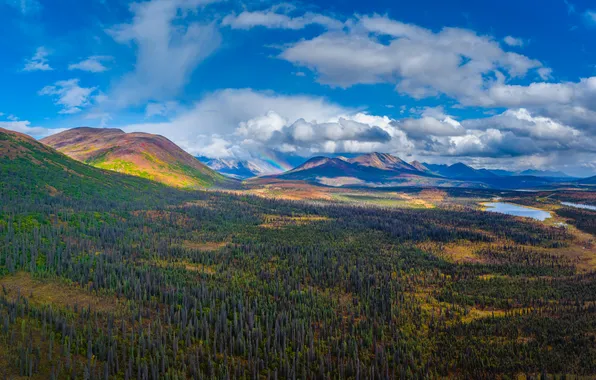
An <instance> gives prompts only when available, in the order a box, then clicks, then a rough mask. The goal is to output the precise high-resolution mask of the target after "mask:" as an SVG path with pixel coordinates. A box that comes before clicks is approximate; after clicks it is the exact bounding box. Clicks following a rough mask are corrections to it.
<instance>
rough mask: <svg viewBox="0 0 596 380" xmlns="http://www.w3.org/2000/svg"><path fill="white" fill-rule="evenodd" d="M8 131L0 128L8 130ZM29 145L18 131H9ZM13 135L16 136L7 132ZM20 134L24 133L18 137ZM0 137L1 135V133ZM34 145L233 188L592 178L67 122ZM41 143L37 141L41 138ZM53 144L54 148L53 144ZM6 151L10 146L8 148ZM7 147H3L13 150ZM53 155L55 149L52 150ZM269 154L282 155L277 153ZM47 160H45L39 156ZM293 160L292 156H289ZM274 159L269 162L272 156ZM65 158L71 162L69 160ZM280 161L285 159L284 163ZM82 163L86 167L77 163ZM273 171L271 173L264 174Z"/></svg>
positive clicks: (529, 184) (91, 161)
mask: <svg viewBox="0 0 596 380" xmlns="http://www.w3.org/2000/svg"><path fill="white" fill-rule="evenodd" d="M8 133H9V132H4V135H6V136H8ZM11 136H13V137H12V138H13V139H17V140H18V141H21V142H23V141H24V142H23V144H25V145H27V144H29V142H28V141H29V140H31V141H35V140H32V139H30V138H28V137H26V136H25V135H14V134H13V135H11ZM14 136H18V138H17V137H14ZM24 139H26V140H24ZM5 140H6V139H5ZM40 142H41V143H42V144H40V143H39V142H36V144H39V146H38V148H39V150H40V151H41V150H43V149H50V151H51V152H53V153H52V154H59V153H58V152H61V153H63V154H64V155H65V156H62V155H59V157H63V158H62V160H63V159H64V157H66V156H68V157H70V158H72V159H74V160H76V161H80V162H82V163H85V164H88V165H87V166H89V165H90V166H94V167H96V168H100V169H106V170H111V171H116V172H119V173H123V174H129V175H133V176H137V177H142V178H145V179H149V180H152V181H155V182H161V183H163V184H165V185H168V186H173V187H179V188H190V189H192V188H205V187H237V186H238V185H239V184H240V182H239V181H237V180H245V179H250V180H249V181H248V182H246V183H247V184H248V185H250V184H251V183H258V181H259V178H256V179H255V178H254V177H260V178H263V179H265V180H267V181H271V180H273V181H276V180H277V181H303V182H307V183H310V184H320V185H326V186H370V187H393V186H424V187H431V186H449V187H480V188H502V189H519V188H535V187H544V188H548V187H555V186H579V185H587V186H589V185H594V184H596V177H592V178H586V179H581V180H577V179H574V178H571V177H569V176H567V175H566V174H565V173H562V172H554V171H536V170H528V171H523V172H512V171H505V170H488V169H474V168H472V167H470V166H468V165H466V164H463V163H456V164H453V165H436V164H428V163H421V162H418V161H413V162H406V161H404V160H402V159H401V158H399V157H396V156H394V155H391V154H387V153H376V152H375V153H368V154H360V155H349V156H347V157H346V156H334V157H324V156H319V157H313V158H310V159H308V160H307V161H306V162H303V163H301V164H299V165H297V166H296V167H294V168H293V169H291V170H287V171H281V169H280V166H275V165H273V164H270V163H268V162H267V161H264V160H228V159H210V158H206V157H198V158H196V157H193V156H192V155H190V154H188V153H187V152H185V151H184V150H182V149H181V148H180V147H178V146H177V145H176V144H174V143H173V142H171V141H170V140H168V139H167V138H165V137H163V136H158V135H152V134H148V133H125V132H124V131H122V130H120V129H96V128H86V127H81V128H75V129H71V130H67V131H64V132H61V133H58V134H56V135H52V136H50V137H47V138H45V139H42V140H40ZM44 144H45V145H44ZM52 148H55V149H56V150H57V151H58V152H56V151H54V150H53V149H52ZM13 149H14V151H17V150H18V149H16V148H13ZM13 149H9V151H11V152H12V151H13ZM53 157H58V156H55V155H54V156H53ZM276 160H280V161H283V157H282V158H279V157H277V158H276ZM45 161H48V160H45ZM293 161H294V162H295V161H296V159H295V158H293ZM272 162H274V161H272ZM71 165H72V163H71ZM283 166H284V167H287V166H288V163H287V162H286V163H284V165H283ZM85 167H86V166H85ZM271 173H273V174H271Z"/></svg>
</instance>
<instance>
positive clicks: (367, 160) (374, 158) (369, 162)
mask: <svg viewBox="0 0 596 380" xmlns="http://www.w3.org/2000/svg"><path fill="white" fill-rule="evenodd" d="M349 162H351V163H353V164H359V165H362V166H368V167H373V168H377V169H381V170H393V171H399V170H409V171H413V172H417V171H419V170H418V169H416V168H415V167H413V166H412V165H410V164H408V163H407V162H405V161H404V160H402V159H401V158H399V157H395V156H392V155H390V154H387V153H376V152H375V153H368V154H363V155H360V156H358V157H354V158H352V159H351V160H349Z"/></svg>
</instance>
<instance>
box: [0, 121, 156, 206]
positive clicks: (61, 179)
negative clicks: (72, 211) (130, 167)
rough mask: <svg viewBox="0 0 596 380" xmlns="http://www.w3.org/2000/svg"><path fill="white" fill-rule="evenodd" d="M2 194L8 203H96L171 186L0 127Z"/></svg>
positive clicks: (123, 199)
mask: <svg viewBox="0 0 596 380" xmlns="http://www.w3.org/2000/svg"><path fill="white" fill-rule="evenodd" d="M0 178H2V181H0V194H1V195H2V200H3V201H4V203H9V204H13V205H16V204H21V203H22V204H24V203H27V204H31V203H33V202H35V200H36V199H45V200H46V202H47V198H48V197H50V198H62V199H71V200H83V201H85V202H93V201H96V200H109V201H119V200H122V201H130V200H135V199H137V198H139V197H143V198H149V197H150V194H153V193H155V192H156V191H158V192H159V191H166V190H167V188H166V187H165V186H162V185H160V184H157V183H155V182H152V181H148V180H145V179H142V178H136V177H132V176H127V175H123V174H118V173H112V172H108V171H105V170H100V169H97V168H94V167H91V166H89V165H86V164H83V163H81V162H78V161H75V160H73V159H71V158H69V157H67V156H66V155H64V154H62V153H59V152H57V151H56V150H54V149H52V148H51V147H49V146H46V145H44V144H41V143H40V142H38V141H36V140H35V139H33V138H31V137H29V136H27V135H24V134H21V133H17V132H13V131H8V130H5V129H1V128H0Z"/></svg>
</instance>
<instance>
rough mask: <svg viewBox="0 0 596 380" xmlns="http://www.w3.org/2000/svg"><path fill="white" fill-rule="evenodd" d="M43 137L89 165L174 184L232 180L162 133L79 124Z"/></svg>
mask: <svg viewBox="0 0 596 380" xmlns="http://www.w3.org/2000/svg"><path fill="white" fill-rule="evenodd" d="M40 141H41V142H42V143H44V144H47V145H49V146H51V147H53V148H55V149H56V150H58V151H60V152H62V153H64V154H66V155H67V156H69V157H71V158H73V159H75V160H78V161H81V162H84V163H87V164H89V165H92V166H95V167H98V168H101V169H107V170H112V171H116V172H120V173H125V174H130V175H134V176H138V177H142V178H146V179H150V180H153V181H156V182H161V183H163V184H166V185H169V186H173V187H179V188H204V187H212V186H217V185H221V184H226V183H230V182H231V181H232V180H231V179H227V178H226V177H224V176H223V175H222V174H220V173H217V172H215V171H213V170H212V169H210V168H208V167H207V166H205V165H204V164H202V163H201V162H199V161H198V160H197V159H196V158H194V157H193V156H192V155H190V154H188V153H187V152H185V151H184V150H182V149H181V148H180V147H178V146H177V145H176V144H174V143H173V142H172V141H170V140H168V139H167V138H165V137H163V136H160V135H153V134H149V133H144V132H132V133H126V132H124V131H122V130H121V129H116V128H89V127H79V128H73V129H69V130H67V131H64V132H61V133H58V134H55V135H52V136H49V137H46V138H44V139H42V140H40Z"/></svg>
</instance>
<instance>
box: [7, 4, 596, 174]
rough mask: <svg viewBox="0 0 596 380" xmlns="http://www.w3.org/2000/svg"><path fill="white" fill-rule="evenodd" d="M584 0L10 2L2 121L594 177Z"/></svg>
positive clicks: (246, 149) (207, 144) (206, 147)
mask: <svg viewBox="0 0 596 380" xmlns="http://www.w3.org/2000/svg"><path fill="white" fill-rule="evenodd" d="M594 41H596V3H593V2H591V1H586V0H576V1H573V0H567V1H565V0H541V1H538V0H535V1H534V0H532V1H531V0H521V1H520V0H515V1H513V0H502V1H500V2H487V1H471V0H466V1H464V0H459V1H458V0H452V1H444V0H417V1H415V2H405V1H399V2H397V1H392V0H371V1H366V2H362V1H354V0H342V1H340V0H320V1H316V2H314V1H313V2H271V1H235V0H228V1H225V0H221V1H219V0H145V1H127V0H86V1H80V0H61V1H55V0H0V52H1V53H0V128H6V129H11V130H16V131H19V132H23V133H27V134H29V135H31V136H33V137H36V138H41V137H45V136H48V135H50V134H53V133H57V132H60V131H63V130H65V129H69V128H74V127H80V126H90V127H109V128H121V129H122V130H124V131H127V132H131V131H142V132H148V133H156V134H161V135H163V136H166V137H168V138H169V139H171V140H172V141H174V142H175V143H177V144H178V145H179V146H181V147H182V148H183V149H185V150H186V151H188V152H189V153H191V154H193V155H197V156H199V155H200V156H207V157H212V158H236V159H263V158H266V157H271V156H276V155H277V156H280V155H295V156H301V157H311V156H316V155H320V154H334V153H335V154H339V153H366V152H373V151H377V152H386V153H392V154H395V155H397V156H399V157H401V158H403V159H406V160H409V161H411V160H419V161H422V162H429V163H448V164H450V163H455V162H464V163H467V164H469V165H472V166H475V167H486V168H493V169H494V168H505V169H509V170H524V169H528V168H531V169H548V170H562V171H564V172H566V173H568V174H571V175H575V176H586V177H587V176H591V175H595V174H596V49H595V47H596V44H595V43H594Z"/></svg>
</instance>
